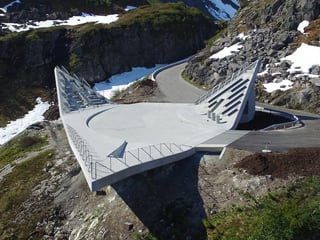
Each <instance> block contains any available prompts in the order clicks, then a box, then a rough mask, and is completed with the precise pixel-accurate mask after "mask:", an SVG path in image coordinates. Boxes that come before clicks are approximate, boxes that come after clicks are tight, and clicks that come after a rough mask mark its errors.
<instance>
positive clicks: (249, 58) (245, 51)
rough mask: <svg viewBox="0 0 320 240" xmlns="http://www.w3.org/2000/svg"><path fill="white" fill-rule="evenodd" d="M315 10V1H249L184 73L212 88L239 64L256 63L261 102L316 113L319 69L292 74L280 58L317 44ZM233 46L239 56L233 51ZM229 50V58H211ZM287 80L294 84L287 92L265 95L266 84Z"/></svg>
mask: <svg viewBox="0 0 320 240" xmlns="http://www.w3.org/2000/svg"><path fill="white" fill-rule="evenodd" d="M319 9H320V3H319V2H318V1H315V0H303V1H297V0H294V1H293V0H286V1H280V0H273V1H258V0H256V1H250V2H249V3H248V4H247V5H246V6H242V7H241V8H240V10H239V11H238V13H237V14H236V15H235V16H234V18H232V19H231V21H230V22H229V24H228V28H227V29H226V30H225V31H224V32H223V33H221V34H220V35H219V36H216V37H215V38H213V39H212V41H211V44H210V45H208V47H207V48H206V49H204V50H203V51H201V52H200V53H198V54H197V55H196V56H195V57H194V58H193V59H191V60H190V61H189V64H188V66H187V68H186V74H187V75H188V77H189V78H190V79H191V80H193V81H197V82H198V83H200V84H203V85H206V86H213V85H215V84H216V83H218V82H220V81H222V80H224V79H225V78H228V77H230V76H231V75H232V74H233V72H235V71H236V70H237V69H239V68H240V66H242V65H243V64H245V63H250V62H253V61H255V60H257V59H260V60H261V63H262V67H261V74H260V76H259V81H258V84H257V94H258V99H259V100H260V101H264V102H269V103H272V104H277V105H283V106H287V107H292V108H302V109H308V110H309V111H313V112H320V106H319V99H320V96H319V95H320V94H319V90H318V85H319V83H318V80H317V79H319V77H320V71H319V66H312V65H311V66H310V70H309V72H306V73H303V74H301V73H302V72H301V71H300V72H298V71H296V72H295V73H294V72H292V71H290V68H291V66H292V62H290V61H283V60H282V59H283V58H284V57H286V56H289V55H290V54H292V53H294V52H295V50H296V49H298V47H300V46H301V43H302V42H304V43H307V44H309V45H311V46H312V45H313V46H317V45H319V40H320V39H319V34H320V27H319V24H318V23H319V20H320V19H319V13H320V10H319ZM304 20H308V21H310V25H309V26H308V27H307V28H305V30H306V33H304V34H303V33H301V32H300V31H299V30H298V26H299V24H300V23H301V22H302V21H304ZM240 33H242V34H241V35H239V34H240ZM215 39H216V40H215ZM237 46H238V50H237V52H236V53H235V52H232V51H231V49H233V48H234V47H237ZM228 49H229V51H230V54H228V56H224V57H221V58H217V57H215V56H216V55H214V54H215V53H218V52H220V51H221V50H224V51H227V50H228ZM233 51H234V50H233ZM310 57H311V56H309V58H310ZM311 58H312V57H311ZM313 58H314V62H315V63H316V62H318V61H317V57H316V56H314V57H313ZM309 60H310V59H309ZM262 72H263V73H265V74H262ZM299 73H300V74H299ZM311 73H312V74H313V75H310V74H311ZM286 80H289V81H291V82H292V84H293V85H292V88H290V90H288V91H276V92H272V93H268V92H266V89H265V87H264V86H265V84H267V83H273V82H274V83H280V84H281V82H282V81H286ZM306 81H307V82H308V84H307V85H306V84H305V83H306ZM281 87H282V86H281Z"/></svg>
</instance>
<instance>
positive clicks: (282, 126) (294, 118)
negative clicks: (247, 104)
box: [257, 107, 300, 131]
mask: <svg viewBox="0 0 320 240" xmlns="http://www.w3.org/2000/svg"><path fill="white" fill-rule="evenodd" d="M257 109H259V110H260V111H262V112H266V113H271V114H274V115H278V116H282V117H284V118H287V119H289V120H291V121H289V122H284V123H277V124H272V125H270V126H268V127H266V128H263V129H261V130H260V131H271V130H277V129H285V128H290V127H294V126H295V125H297V123H299V122H300V120H299V118H298V117H297V116H296V115H293V114H290V113H285V112H280V111H276V110H271V109H267V108H263V107H257Z"/></svg>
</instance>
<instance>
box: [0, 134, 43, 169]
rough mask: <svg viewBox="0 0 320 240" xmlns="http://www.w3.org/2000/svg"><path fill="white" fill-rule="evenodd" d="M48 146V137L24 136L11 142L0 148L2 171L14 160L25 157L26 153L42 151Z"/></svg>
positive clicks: (0, 166)
mask: <svg viewBox="0 0 320 240" xmlns="http://www.w3.org/2000/svg"><path fill="white" fill-rule="evenodd" d="M47 144H48V138H47V137H41V136H38V135H35V136H27V135H25V134H24V135H22V136H21V137H17V138H14V139H12V140H11V141H9V142H8V143H7V144H5V145H4V146H2V147H0V169H1V168H2V167H4V166H5V165H7V164H9V163H12V162H13V161H14V160H16V159H18V158H20V157H23V156H25V155H26V153H28V152H31V151H37V150H40V148H41V147H43V146H45V145H47Z"/></svg>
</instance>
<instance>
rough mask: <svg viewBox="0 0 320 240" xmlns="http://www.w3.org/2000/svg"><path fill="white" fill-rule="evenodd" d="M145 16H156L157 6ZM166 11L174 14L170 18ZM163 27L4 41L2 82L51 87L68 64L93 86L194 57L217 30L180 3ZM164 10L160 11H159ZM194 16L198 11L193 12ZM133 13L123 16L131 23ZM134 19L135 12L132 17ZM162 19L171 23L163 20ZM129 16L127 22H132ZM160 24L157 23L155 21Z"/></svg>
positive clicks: (141, 25)
mask: <svg viewBox="0 0 320 240" xmlns="http://www.w3.org/2000/svg"><path fill="white" fill-rule="evenodd" d="M145 8H150V9H147V10H144V11H148V13H149V12H150V15H152V14H153V12H152V11H156V10H157V9H156V7H152V6H149V7H145ZM168 9H174V13H173V14H174V15H173V16H172V17H171V16H170V14H171V13H170V12H167V11H169V10H168ZM159 11H160V13H158V14H159V16H158V18H157V19H160V20H161V21H160V20H159V21H160V22H156V21H155V20H154V19H153V21H154V22H148V21H147V22H143V21H140V22H139V21H138V20H135V16H133V17H132V16H131V18H130V24H129V23H127V22H125V23H123V22H121V18H120V20H119V21H120V22H119V23H117V22H116V24H114V25H108V26H106V25H88V26H80V27H74V28H62V27H56V28H49V29H39V30H33V31H30V32H23V33H17V34H13V33H11V34H8V35H6V36H4V37H2V38H0V83H4V82H6V81H7V79H8V78H10V79H13V80H14V81H15V82H19V83H23V84H27V85H32V86H39V85H40V86H44V85H49V86H50V85H53V84H54V81H53V79H54V76H53V68H54V66H56V65H65V66H66V67H68V68H69V69H71V70H72V71H74V72H75V73H76V74H78V75H79V76H81V77H84V78H85V79H87V80H89V81H90V82H96V81H101V80H104V79H106V78H107V77H109V76H111V75H113V74H116V73H120V72H124V71H128V70H130V69H131V68H132V67H136V66H153V65H154V64H157V63H169V62H172V61H176V60H179V59H182V58H184V57H187V56H190V55H191V54H193V53H195V52H196V51H197V50H199V49H201V48H202V47H203V46H204V40H205V39H207V38H209V37H210V36H212V35H213V34H214V33H215V32H216V30H217V29H218V27H217V26H216V25H215V24H214V23H213V21H211V20H210V19H209V18H208V17H205V16H204V15H202V14H201V13H200V12H199V11H196V10H195V9H192V10H190V11H191V13H189V12H188V11H189V8H187V7H186V6H185V5H182V4H171V5H169V6H168V7H167V8H166V9H165V10H159ZM161 11H162V12H161ZM195 11H196V12H195ZM129 14H131V13H128V14H125V15H123V17H124V18H129V17H130V15H129ZM132 14H133V15H134V14H135V13H132ZM161 14H164V15H165V17H167V18H165V17H164V18H161V17H162V15H161ZM128 15H129V17H128ZM157 19H156V20H157Z"/></svg>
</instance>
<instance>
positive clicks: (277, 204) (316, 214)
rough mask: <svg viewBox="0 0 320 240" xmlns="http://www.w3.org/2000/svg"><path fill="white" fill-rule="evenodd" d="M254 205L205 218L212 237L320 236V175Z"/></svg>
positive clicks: (295, 237) (254, 201) (249, 197)
mask: <svg viewBox="0 0 320 240" xmlns="http://www.w3.org/2000/svg"><path fill="white" fill-rule="evenodd" d="M244 196H245V197H247V198H248V200H250V201H251V205H250V206H246V207H239V206H233V207H232V208H231V209H229V210H228V211H222V212H220V213H218V214H216V215H214V216H212V217H210V218H209V219H205V220H204V221H203V223H204V226H205V227H206V229H207V231H208V236H209V239H221V240H222V239H228V240H229V239H270V240H271V239H274V240H276V239H284V240H285V239H288V240H289V239H308V238H312V237H315V236H320V205H319V202H320V177H318V176H317V177H309V178H307V179H306V180H304V181H302V182H301V183H299V184H297V185H294V186H292V187H290V188H289V189H288V190H287V191H285V192H281V193H269V194H268V196H266V197H264V198H263V199H261V200H257V199H255V198H254V197H252V195H250V194H248V193H246V194H244Z"/></svg>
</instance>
